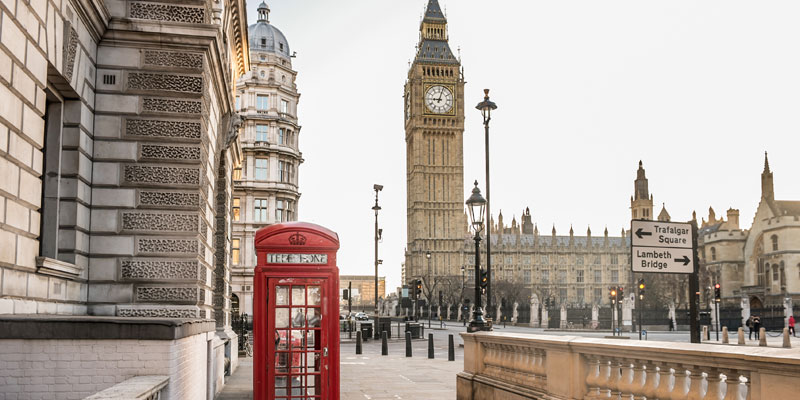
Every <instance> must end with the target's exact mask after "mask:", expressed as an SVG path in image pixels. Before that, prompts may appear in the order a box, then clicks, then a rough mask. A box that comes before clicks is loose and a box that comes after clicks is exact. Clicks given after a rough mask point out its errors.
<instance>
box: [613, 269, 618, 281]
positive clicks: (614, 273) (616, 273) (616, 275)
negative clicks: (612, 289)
mask: <svg viewBox="0 0 800 400" xmlns="http://www.w3.org/2000/svg"><path fill="white" fill-rule="evenodd" d="M611 283H619V271H616V270H612V271H611Z"/></svg>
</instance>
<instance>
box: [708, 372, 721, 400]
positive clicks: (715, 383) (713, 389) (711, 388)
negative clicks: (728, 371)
mask: <svg viewBox="0 0 800 400" xmlns="http://www.w3.org/2000/svg"><path fill="white" fill-rule="evenodd" d="M706 381H707V382H708V387H707V388H706V395H705V397H703V399H705V400H723V396H722V385H721V383H722V378H721V377H720V372H719V370H718V369H715V368H712V369H710V370H709V371H708V376H706Z"/></svg>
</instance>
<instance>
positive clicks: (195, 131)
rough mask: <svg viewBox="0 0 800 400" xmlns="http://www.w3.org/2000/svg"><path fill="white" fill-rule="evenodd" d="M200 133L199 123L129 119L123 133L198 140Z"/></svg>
mask: <svg viewBox="0 0 800 400" xmlns="http://www.w3.org/2000/svg"><path fill="white" fill-rule="evenodd" d="M202 131H203V129H202V126H201V125H200V123H199V122H188V121H163V120H157V119H129V120H127V121H126V123H125V133H126V134H128V135H131V136H147V137H164V138H184V139H200V136H201V135H202Z"/></svg>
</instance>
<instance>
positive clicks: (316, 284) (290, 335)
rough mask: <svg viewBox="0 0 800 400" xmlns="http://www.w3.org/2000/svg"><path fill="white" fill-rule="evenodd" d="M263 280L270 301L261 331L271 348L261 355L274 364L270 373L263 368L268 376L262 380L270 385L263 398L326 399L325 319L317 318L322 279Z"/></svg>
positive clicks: (323, 285)
mask: <svg viewBox="0 0 800 400" xmlns="http://www.w3.org/2000/svg"><path fill="white" fill-rule="evenodd" d="M267 280H268V282H267V287H268V288H269V290H268V291H267V293H269V296H270V297H271V298H270V299H269V300H268V302H267V304H268V311H267V312H268V313H270V314H271V315H270V318H268V319H267V321H268V322H267V332H274V333H273V334H272V335H273V336H274V346H269V347H268V350H267V360H272V361H271V362H274V364H273V365H274V368H268V371H270V372H268V375H272V376H267V382H274V391H270V392H269V393H267V399H270V400H272V399H276V400H278V399H286V400H288V399H309V400H310V399H327V398H329V396H328V393H327V390H328V385H327V384H326V383H327V382H328V376H327V372H328V365H327V363H328V362H329V360H328V343H329V339H328V337H327V336H328V330H327V329H326V327H327V325H328V324H329V323H330V321H329V319H330V318H322V316H323V307H324V305H325V304H326V301H325V300H326V289H327V286H326V283H327V282H326V281H327V279H325V278H267ZM325 308H327V307H325ZM326 311H327V310H326ZM326 314H327V315H330V314H329V313H326Z"/></svg>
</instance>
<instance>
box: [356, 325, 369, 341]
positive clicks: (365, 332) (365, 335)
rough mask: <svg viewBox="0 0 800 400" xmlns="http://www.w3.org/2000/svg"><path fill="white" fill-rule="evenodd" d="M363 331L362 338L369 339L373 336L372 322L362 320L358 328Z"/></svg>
mask: <svg viewBox="0 0 800 400" xmlns="http://www.w3.org/2000/svg"><path fill="white" fill-rule="evenodd" d="M358 329H359V330H360V331H361V338H362V339H364V340H367V339H369V338H371V337H372V322H362V323H361V326H360V327H359V328H358Z"/></svg>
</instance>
